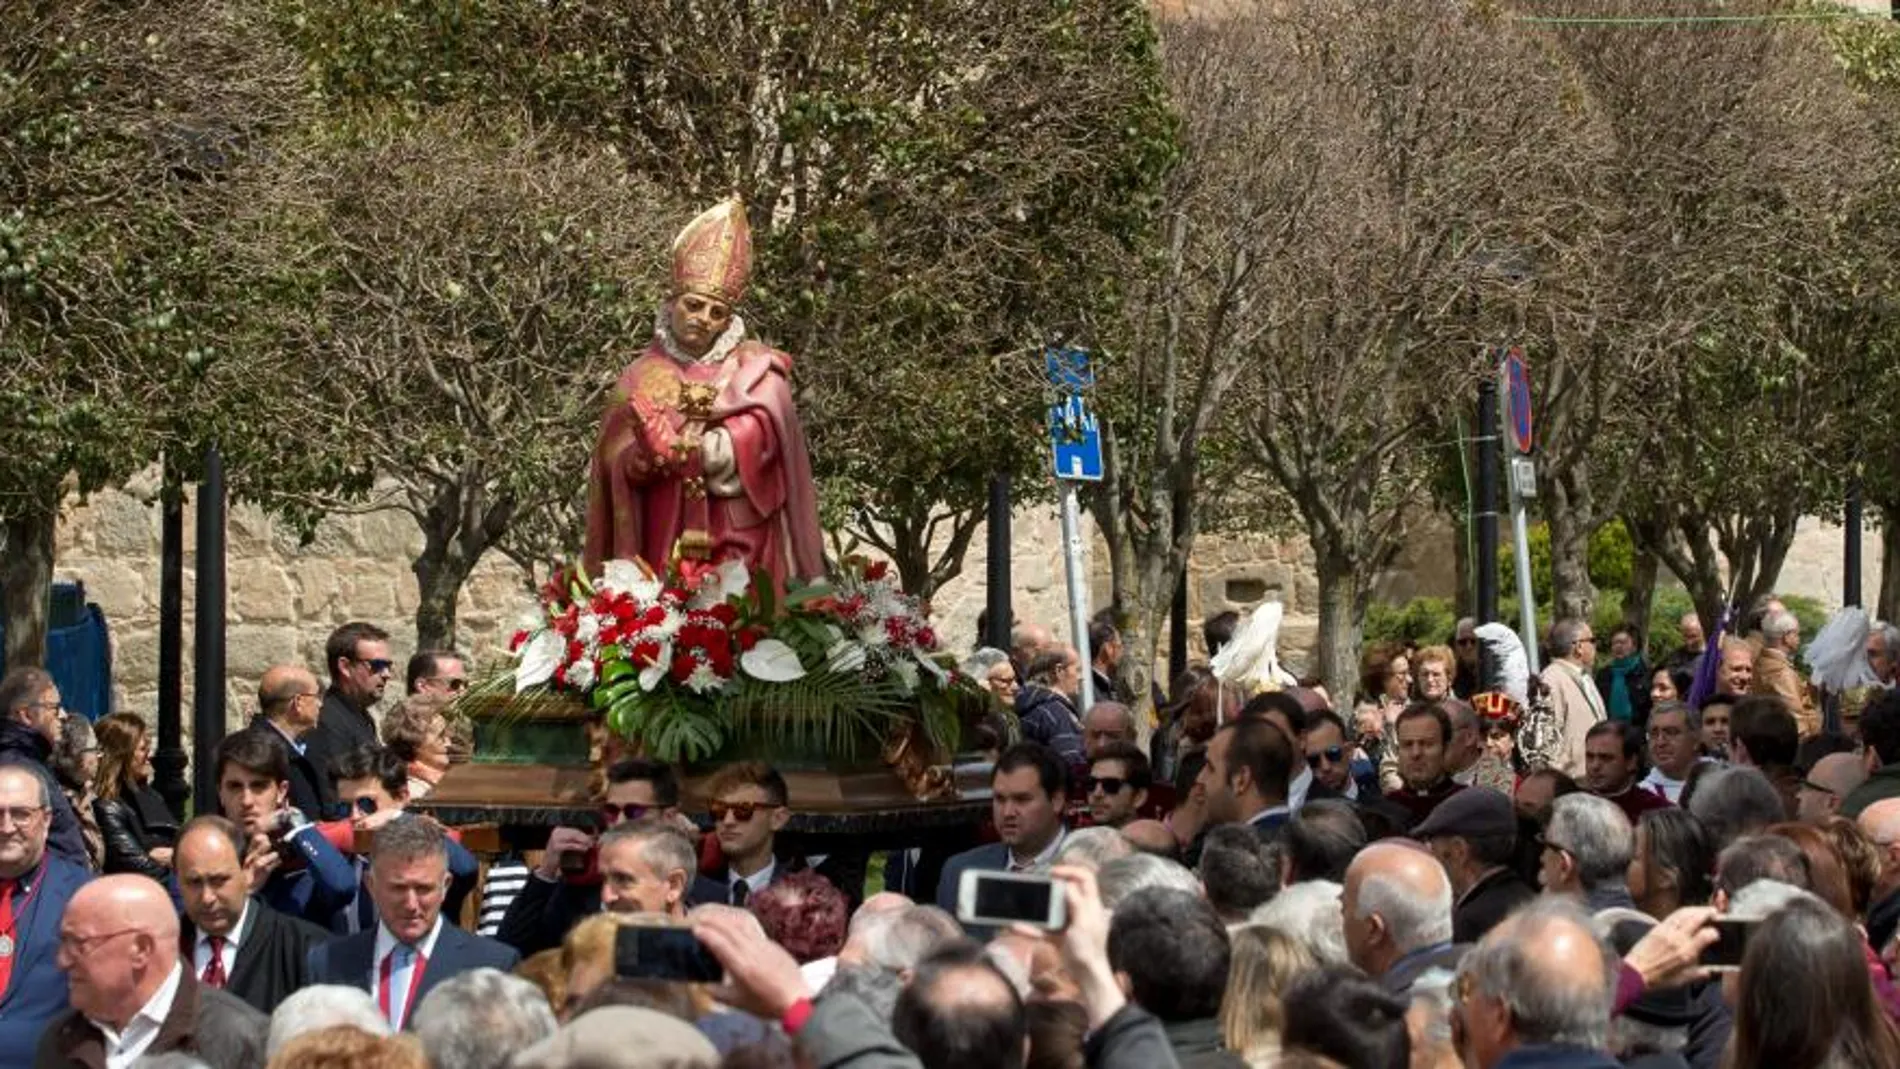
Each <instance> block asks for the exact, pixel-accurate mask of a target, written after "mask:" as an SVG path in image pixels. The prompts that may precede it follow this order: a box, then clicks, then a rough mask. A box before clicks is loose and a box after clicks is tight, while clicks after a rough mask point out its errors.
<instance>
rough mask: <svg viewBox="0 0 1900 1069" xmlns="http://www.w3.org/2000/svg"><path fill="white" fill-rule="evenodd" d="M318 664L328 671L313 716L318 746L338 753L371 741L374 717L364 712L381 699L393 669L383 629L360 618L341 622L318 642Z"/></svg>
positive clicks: (386, 636)
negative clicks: (315, 716) (320, 702)
mask: <svg viewBox="0 0 1900 1069" xmlns="http://www.w3.org/2000/svg"><path fill="white" fill-rule="evenodd" d="M323 667H324V669H325V670H326V671H328V672H329V673H330V689H329V690H327V691H325V692H324V694H323V711H322V712H321V713H320V714H319V715H318V719H317V733H318V734H319V735H320V736H321V737H322V739H323V748H324V749H325V750H327V751H329V752H330V753H333V754H340V753H349V752H350V751H351V750H354V749H356V748H357V747H358V746H366V745H370V744H373V743H375V742H376V741H377V738H376V721H375V719H374V718H372V717H371V716H370V715H369V711H370V709H371V708H373V707H374V706H375V705H376V703H377V702H379V701H382V700H383V688H385V687H387V686H389V677H390V674H391V673H392V672H393V671H394V670H395V662H394V661H391V660H390V659H389V632H387V631H384V630H383V629H382V628H380V627H377V626H376V625H375V624H367V623H363V622H362V621H360V620H358V621H353V622H351V623H347V624H344V625H343V626H342V627H339V628H337V629H336V630H335V631H332V632H330V637H329V638H328V639H327V640H325V642H324V643H323ZM319 771H321V769H319Z"/></svg>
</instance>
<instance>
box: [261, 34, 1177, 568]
mask: <svg viewBox="0 0 1900 1069" xmlns="http://www.w3.org/2000/svg"><path fill="white" fill-rule="evenodd" d="M283 7H284V10H285V11H286V14H287V16H288V18H289V24H290V25H291V26H292V27H293V28H294V30H293V32H294V33H295V35H296V39H297V41H298V42H299V45H300V47H301V48H303V49H304V50H305V52H306V54H307V55H308V56H309V57H310V59H311V62H312V69H313V74H314V77H315V78H316V80H317V84H318V85H319V86H320V87H321V89H322V91H323V92H324V93H325V94H326V95H327V96H329V97H330V98H332V99H336V100H339V101H357V102H364V103H369V102H379V101H381V102H400V105H401V106H403V107H405V108H409V109H411V110H416V109H424V108H429V107H436V106H441V105H443V104H448V103H464V104H467V105H469V106H473V107H487V106H489V105H492V104H497V103H499V104H502V105H506V106H509V107H513V106H520V107H525V108H526V109H527V110H528V113H529V115H530V116H531V118H532V120H533V121H534V122H535V123H537V124H543V125H552V126H554V127H556V128H558V129H560V130H561V131H563V132H565V133H567V134H568V135H569V136H573V137H575V138H578V139H602V140H606V141H609V142H611V143H612V144H613V145H614V147H615V149H616V151H618V152H619V153H621V155H622V157H623V158H624V160H625V162H626V165H627V166H628V167H629V169H630V170H631V171H632V172H633V173H634V174H637V175H640V176H643V177H645V178H647V179H648V180H650V181H652V182H653V183H654V184H656V185H658V186H661V187H663V188H666V189H668V190H669V192H676V193H677V194H678V195H679V196H680V198H681V199H683V200H686V201H689V202H692V203H705V202H710V201H711V200H713V199H716V198H717V197H719V196H723V195H724V194H725V193H727V192H729V191H732V190H735V189H736V190H738V191H740V192H741V193H742V194H744V196H745V197H746V200H747V201H748V203H750V204H751V205H753V211H752V221H753V225H754V230H755V235H756V237H757V239H758V242H759V246H758V247H759V253H760V255H759V264H758V268H757V271H756V273H755V282H754V289H753V292H752V294H751V296H750V298H749V301H748V303H749V306H750V307H749V308H748V309H746V314H747V315H748V318H749V320H750V322H751V323H752V324H753V326H754V329H755V330H757V331H759V332H760V333H762V334H763V335H764V336H765V337H767V338H768V339H769V340H771V341H773V342H775V343H776V344H779V345H780V346H782V347H783V348H785V349H787V350H788V351H790V352H792V353H793V354H794V355H795V357H796V358H797V360H798V363H797V364H796V371H795V380H796V383H797V385H798V388H799V391H800V404H801V408H802V410H803V414H804V417H805V422H806V424H807V427H808V429H809V433H810V434H811V436H812V443H811V444H812V452H813V458H814V462H815V464H816V466H817V469H818V470H817V474H818V476H819V479H820V483H821V486H822V487H823V490H824V493H825V500H826V503H827V504H828V506H829V508H828V512H829V514H830V515H831V516H833V517H835V518H837V519H839V520H841V521H843V522H844V523H846V524H847V525H848V526H849V527H850V528H851V529H852V530H853V531H855V532H856V533H857V534H859V535H860V536H862V537H863V538H864V539H865V540H866V541H869V542H871V543H873V544H876V545H879V546H880V547H882V548H883V549H885V550H886V551H887V552H889V553H890V554H891V556H892V557H893V558H894V559H895V560H896V562H897V563H898V565H899V567H900V569H901V573H902V575H903V578H904V584H905V587H906V589H907V590H909V591H911V592H913V593H927V592H928V591H930V590H931V589H934V587H935V586H937V585H939V584H941V583H942V582H944V581H946V580H948V579H949V578H951V577H953V576H954V575H956V574H957V571H958V569H960V567H961V562H962V557H963V553H964V551H965V549H966V548H967V546H968V543H969V540H970V536H971V534H972V533H973V532H974V529H975V526H976V524H977V522H978V521H979V520H980V518H981V513H982V507H983V503H984V500H985V495H986V492H987V486H988V482H989V479H990V477H991V475H992V474H994V473H997V472H1003V473H1015V474H1024V473H1027V472H1029V471H1032V470H1034V469H1035V468H1036V467H1037V466H1038V462H1039V459H1040V456H1041V446H1040V443H1041V438H1040V433H1039V415H1040V411H1041V403H1040V401H1041V399H1040V396H1039V394H1038V391H1037V390H1036V389H1034V388H1033V387H1032V386H1031V385H1030V384H1031V383H1033V382H1035V381H1036V379H1035V375H1034V372H1033V366H1032V365H1031V364H1030V363H1029V362H1028V361H1027V360H1026V359H1025V358H1024V355H1023V354H1025V353H1026V352H1027V351H1029V350H1032V349H1033V347H1034V346H1035V345H1036V344H1037V343H1038V342H1039V341H1040V340H1041V339H1042V338H1043V337H1044V336H1045V335H1046V334H1047V333H1048V332H1049V331H1051V330H1054V329H1072V328H1073V326H1074V325H1075V324H1077V323H1080V322H1082V321H1084V320H1085V319H1086V318H1088V317H1089V316H1090V315H1091V314H1094V313H1095V312H1097V311H1098V310H1100V309H1104V308H1108V307H1112V305H1113V304H1114V302H1115V300H1116V297H1117V294H1116V291H1115V286H1114V282H1115V269H1116V267H1117V265H1118V263H1119V257H1120V255H1121V254H1122V252H1123V251H1124V250H1125V249H1126V248H1128V247H1130V246H1131V245H1132V244H1135V243H1138V242H1139V241H1140V240H1141V239H1142V238H1143V236H1144V235H1145V234H1146V232H1147V229H1148V226H1149V223H1150V213H1151V210H1152V207H1153V204H1154V197H1155V193H1156V192H1157V189H1158V182H1159V180H1160V177H1161V175H1162V173H1163V171H1164V169H1165V167H1166V166H1167V164H1168V162H1169V160H1170V159H1171V155H1172V151H1173V142H1172V140H1171V134H1170V130H1171V125H1170V119H1169V115H1168V112H1167V109H1166V106H1165V102H1164V100H1163V97H1162V90H1161V82H1160V79H1159V66H1158V62H1157V60H1156V58H1155V55H1154V50H1153V43H1152V29H1151V26H1150V24H1149V20H1148V15H1147V12H1146V9H1145V7H1144V5H1142V4H1141V3H1139V2H1138V0H1082V2H1077V3H1068V4H1062V5H1057V6H1055V7H1051V6H1050V5H1048V4H1046V3H1042V2H1037V0H998V2H996V3H986V4H982V5H973V4H966V3H953V2H949V0H905V2H902V3H897V4H891V3H871V2H869V0H857V2H851V3H843V4H839V3H833V2H829V0H825V2H819V0H794V2H791V3H785V4H776V5H770V6H767V7H760V6H758V5H754V4H748V3H738V2H734V0H689V2H659V0H636V2H631V3H628V2H621V0H614V2H606V0H592V2H589V0H582V2H578V3H562V4H558V5H548V4H543V3H539V2H536V0H410V2H407V3H403V4H393V5H392V4H388V3H384V2H380V0H379V2H371V0H342V2H335V0H321V2H319V0H284V2H283ZM637 336H638V333H636V337H637ZM630 340H632V339H630ZM641 340H643V339H641ZM1028 483H1029V481H1028V480H1026V479H1023V480H1018V485H1025V484H1028ZM1030 485H1033V484H1030ZM939 534H941V537H940V538H939V537H937V535H939Z"/></svg>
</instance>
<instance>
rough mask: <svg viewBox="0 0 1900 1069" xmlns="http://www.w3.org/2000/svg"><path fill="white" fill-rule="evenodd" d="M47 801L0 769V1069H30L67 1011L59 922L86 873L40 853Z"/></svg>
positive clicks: (12, 769) (40, 786) (23, 772)
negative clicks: (0, 976) (0, 960)
mask: <svg viewBox="0 0 1900 1069" xmlns="http://www.w3.org/2000/svg"><path fill="white" fill-rule="evenodd" d="M51 827H52V797H51V794H50V791H49V789H48V787H47V785H46V780H44V779H43V778H41V777H40V776H39V775H38V774H37V773H35V772H34V771H33V770H32V769H29V768H26V767H24V766H20V765H0V949H4V950H6V951H7V954H6V955H5V957H6V958H7V965H6V966H0V971H4V973H5V978H4V980H3V981H0V1069H26V1067H27V1066H30V1065H32V1064H33V1051H34V1047H35V1046H36V1045H37V1044H38V1043H39V1038H40V1033H42V1032H44V1031H46V1029H47V1027H48V1026H49V1025H51V1024H52V1022H53V1021H54V1019H55V1018H58V1017H59V1016H60V1015H62V1014H64V1013H65V1012H66V1011H67V1010H68V1009H69V1008H70V1007H69V1006H68V1004H67V1001H66V974H65V973H64V972H62V971H61V970H60V968H59V965H58V964H57V962H56V959H57V957H58V955H59V920H60V917H61V916H62V915H64V914H65V912H66V903H67V902H69V901H70V900H71V899H72V897H73V894H74V893H75V892H77V891H78V890H79V889H80V888H81V887H83V886H84V885H85V884H86V881H88V880H90V879H92V873H90V872H87V871H86V870H85V869H83V868H80V867H79V866H78V865H75V864H73V863H72V862H70V861H63V860H61V859H59V858H57V857H52V856H50V855H48V854H47V851H46V836H47V832H48V831H49V830H50V828H51Z"/></svg>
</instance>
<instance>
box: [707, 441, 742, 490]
mask: <svg viewBox="0 0 1900 1069" xmlns="http://www.w3.org/2000/svg"><path fill="white" fill-rule="evenodd" d="M699 457H700V460H699V466H700V471H701V472H702V473H703V474H704V476H705V479H706V492H707V493H709V494H711V495H713V496H714V497H738V496H739V495H740V494H742V493H744V492H745V486H744V484H742V483H741V482H740V481H739V458H738V457H737V456H735V455H734V453H733V449H732V435H731V433H730V432H728V431H726V430H724V429H723V428H719V427H714V428H713V429H711V430H709V431H707V432H706V433H705V434H704V435H702V436H701V437H700V439H699Z"/></svg>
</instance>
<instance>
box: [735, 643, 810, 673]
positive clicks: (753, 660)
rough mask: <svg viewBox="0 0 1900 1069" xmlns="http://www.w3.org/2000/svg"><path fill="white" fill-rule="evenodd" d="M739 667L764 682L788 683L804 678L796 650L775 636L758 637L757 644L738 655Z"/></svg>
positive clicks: (803, 668)
mask: <svg viewBox="0 0 1900 1069" xmlns="http://www.w3.org/2000/svg"><path fill="white" fill-rule="evenodd" d="M739 667H740V668H743V669H745V674H746V675H749V676H751V677H752V678H753V679H756V680H759V681H761V682H764V683H790V682H791V681H792V680H794V679H803V678H805V666H804V664H802V663H800V661H799V659H798V651H797V650H795V649H793V648H791V647H790V646H788V645H786V644H785V643H783V642H780V641H779V640H778V639H775V638H765V639H760V640H759V643H758V645H756V646H754V647H752V648H751V649H749V650H747V651H745V652H744V653H742V654H740V655H739Z"/></svg>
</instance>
